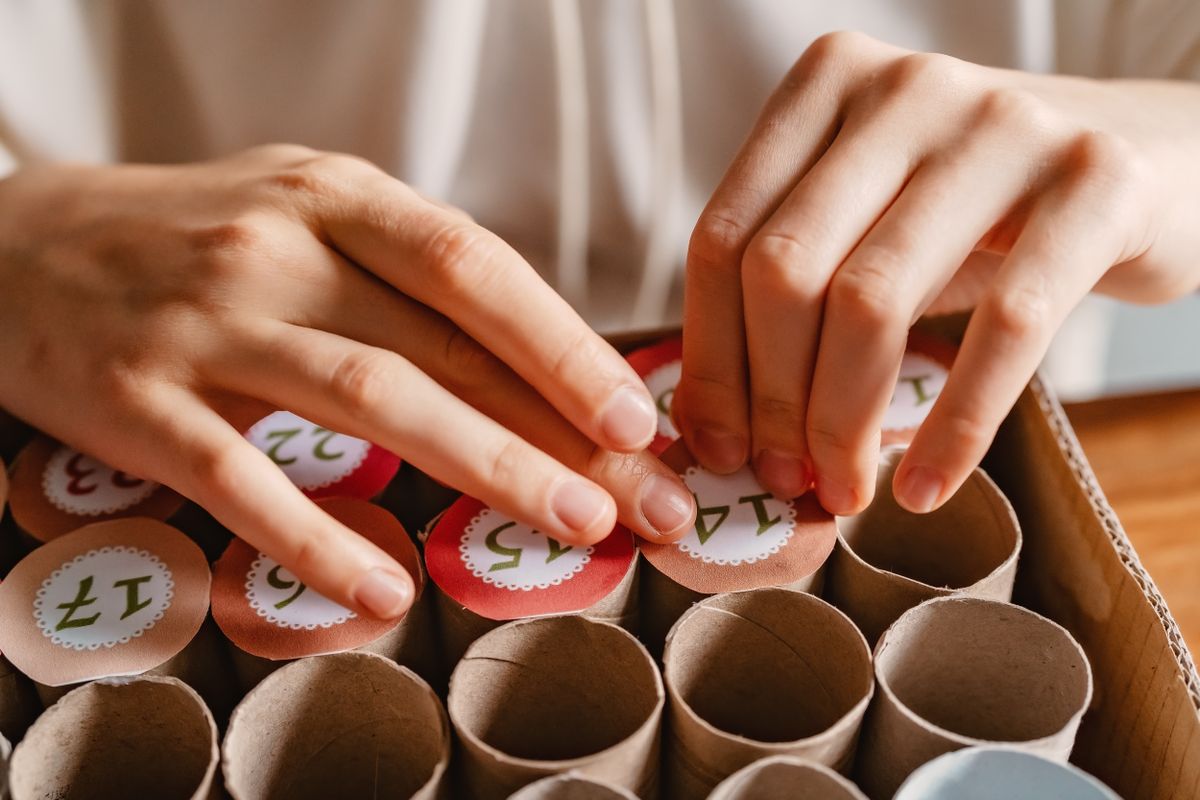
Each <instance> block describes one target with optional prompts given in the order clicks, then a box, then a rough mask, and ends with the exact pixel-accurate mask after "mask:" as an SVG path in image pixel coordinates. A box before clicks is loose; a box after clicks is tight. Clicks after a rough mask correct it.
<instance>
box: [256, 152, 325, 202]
mask: <svg viewBox="0 0 1200 800" xmlns="http://www.w3.org/2000/svg"><path fill="white" fill-rule="evenodd" d="M321 158H323V157H322V156H318V157H317V158H316V159H312V160H310V161H307V162H305V163H304V164H301V165H298V166H294V167H288V168H286V169H281V170H278V171H275V172H272V173H270V174H269V175H267V176H266V178H265V180H266V183H267V185H268V186H269V187H270V188H272V189H274V190H276V191H279V192H283V193H286V194H293V195H312V196H326V195H328V194H331V193H332V192H333V188H334V181H333V177H332V175H331V173H330V172H329V171H328V170H327V169H324V168H322V166H321Z"/></svg>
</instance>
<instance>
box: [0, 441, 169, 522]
mask: <svg viewBox="0 0 1200 800" xmlns="http://www.w3.org/2000/svg"><path fill="white" fill-rule="evenodd" d="M9 505H10V507H11V508H12V514H13V519H14V520H15V521H16V523H17V525H19V526H20V528H21V530H23V531H25V532H26V533H28V534H29V535H30V536H32V537H34V538H35V539H38V540H39V541H43V542H48V541H50V540H51V539H54V538H55V537H57V536H62V535H63V534H64V533H68V532H70V531H73V530H75V529H76V528H79V527H81V526H83V525H88V524H90V523H93V522H102V521H105V520H112V519H124V518H127V517H150V518H153V519H158V520H165V519H167V518H168V517H170V516H171V515H172V514H174V513H175V512H176V511H178V510H179V509H180V507H181V506H182V505H183V497H181V496H180V495H178V494H176V493H175V492H173V491H171V490H170V489H168V488H167V487H165V486H162V485H160V484H157V483H154V482H152V481H147V480H142V479H140V478H137V477H134V476H132V475H127V474H125V473H123V472H120V471H118V470H114V469H112V468H111V467H109V466H108V465H106V464H104V463H103V462H101V461H100V460H98V459H96V458H94V457H92V456H88V455H85V454H83V453H80V452H78V451H77V450H74V449H73V448H71V447H68V446H67V445H63V444H59V443H58V442H56V441H54V440H53V439H51V438H49V437H46V436H37V437H35V438H34V439H33V440H32V441H31V442H30V443H29V444H27V445H26V446H25V448H24V449H23V450H22V451H21V453H20V455H18V456H17V460H16V462H15V463H14V464H13V469H12V483H11V486H10V496H9Z"/></svg>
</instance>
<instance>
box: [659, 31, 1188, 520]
mask: <svg viewBox="0 0 1200 800" xmlns="http://www.w3.org/2000/svg"><path fill="white" fill-rule="evenodd" d="M1197 186H1200V88H1197V87H1196V86H1194V85H1189V84H1183V83H1168V82H1149V81H1111V82H1100V81H1091V80H1085V79H1080V78H1068V77H1061V76H1043V75H1030V74H1024V73H1019V72H1012V71H1007V70H1000V69H993V68H988V67H982V66H978V65H975V64H969V63H966V62H963V61H959V60H956V59H953V58H950V57H947V56H942V55H934V54H929V53H913V52H910V51H906V50H903V49H901V48H897V47H893V46H890V45H887V44H883V43H881V42H877V41H874V40H872V39H870V38H868V37H866V36H863V35H860V34H853V33H837V34H830V35H828V36H825V37H822V38H821V39H819V40H817V41H816V42H815V43H814V44H813V45H812V46H811V47H810V48H809V49H808V51H807V52H806V53H805V54H804V56H803V57H802V58H801V59H800V60H799V61H798V62H797V64H796V65H795V67H794V68H793V69H792V70H791V72H790V73H789V74H788V76H787V78H786V79H785V80H784V81H783V84H782V85H781V86H780V87H779V88H778V90H777V91H776V92H775V94H774V95H773V96H772V98H771V100H770V102H769V103H768V104H767V106H766V109H765V110H764V111H763V113H762V116H761V117H760V119H759V121H758V123H757V124H756V126H755V128H754V130H753V132H752V133H751V135H750V137H749V139H748V140H747V142H746V144H745V145H744V146H743V147H742V150H741V152H740V153H739V154H738V155H737V157H736V159H735V160H734V162H733V165H732V166H731V167H730V169H729V171H728V173H727V174H726V176H725V178H724V179H723V180H722V182H721V184H720V186H719V187H718V188H717V190H716V192H715V194H714V195H713V197H712V199H711V200H710V201H709V203H708V206H707V207H706V209H705V210H704V213H703V214H702V215H701V217H700V220H699V222H698V223H697V225H696V229H695V232H694V234H693V236H692V240H691V245H690V248H689V253H688V275H687V280H688V291H687V299H686V307H685V314H684V332H685V340H684V365H683V376H682V379H681V381H680V384H679V387H678V389H677V391H676V394H675V398H674V404H673V405H674V414H675V417H676V419H677V421H678V423H679V426H680V428H681V432H682V435H683V437H684V439H686V440H687V442H688V444H689V446H690V448H691V450H692V452H693V453H694V454H695V455H696V457H697V458H698V459H699V460H700V462H701V463H702V464H704V465H705V466H706V467H708V468H709V469H713V470H715V471H718V472H730V471H732V470H734V469H737V468H738V467H740V466H741V465H742V464H744V463H745V462H746V461H747V459H750V460H752V461H753V464H754V467H755V470H756V471H757V474H758V476H759V479H760V481H761V482H762V483H763V485H764V486H766V487H767V488H769V489H770V490H772V491H773V492H775V493H776V494H779V495H781V496H794V495H797V494H800V493H802V492H804V491H806V490H807V489H808V487H809V486H810V485H811V484H814V483H815V486H816V491H817V494H818V497H819V499H820V501H821V503H822V504H823V505H824V506H825V507H826V508H827V509H828V510H830V511H832V512H834V513H837V514H852V513H855V512H857V511H859V510H861V509H862V508H864V507H865V506H866V504H867V503H868V502H869V501H870V500H871V497H872V494H873V492H874V485H875V467H876V461H877V458H878V452H879V431H880V427H881V424H882V420H883V415H884V412H885V410H886V409H887V406H888V403H889V401H890V399H891V396H892V392H893V390H894V387H895V384H896V378H897V372H898V369H899V365H900V360H901V357H902V355H903V352H904V345H905V339H906V335H907V332H908V329H909V327H910V326H911V325H912V323H913V322H914V321H915V320H916V319H917V318H918V317H919V316H920V315H921V314H923V313H926V312H938V311H944V310H950V309H952V308H965V307H968V306H974V307H975V309H976V310H975V313H974V315H973V317H972V319H971V322H970V324H969V326H968V329H967V332H966V336H965V339H964V340H963V344H962V348H961V350H960V354H959V357H958V360H957V362H956V364H955V366H954V368H953V370H952V371H951V373H950V376H949V379H948V381H947V383H946V386H945V388H944V389H943V391H942V393H941V396H940V397H939V398H938V400H937V401H936V403H935V405H934V407H933V410H932V411H931V413H930V414H929V416H928V418H927V420H926V422H925V424H924V425H923V426H922V428H921V429H920V430H919V431H918V433H917V435H916V438H915V439H914V441H913V443H912V445H911V447H910V448H909V450H908V453H907V455H906V456H905V458H904V461H903V463H902V464H901V465H900V468H899V469H898V470H897V473H896V480H895V486H894V489H895V493H896V496H897V498H898V500H899V501H900V502H901V503H902V504H903V505H904V506H906V507H907V508H909V509H910V510H913V511H929V510H931V509H933V508H936V507H938V506H939V505H941V504H942V503H944V502H945V501H946V500H947V499H948V498H949V497H950V496H951V495H952V494H953V493H954V492H955V491H956V490H957V488H958V487H959V485H961V483H962V481H963V480H964V479H965V478H966V476H967V475H968V474H969V473H970V471H971V469H972V468H973V467H974V466H975V465H976V464H978V463H979V461H980V460H981V459H982V457H983V455H984V453H985V451H986V450H987V448H988V446H989V445H990V443H991V440H992V438H993V436H994V435H995V432H996V429H997V427H998V426H999V424H1000V422H1001V421H1002V420H1003V418H1004V416H1005V415H1006V414H1007V413H1008V410H1009V409H1010V408H1011V407H1012V405H1013V403H1014V402H1015V401H1016V399H1017V397H1018V395H1019V394H1020V392H1021V390H1022V388H1023V387H1024V386H1025V384H1026V382H1027V381H1028V380H1029V378H1030V376H1031V375H1032V374H1033V372H1034V370H1035V369H1036V368H1037V365H1038V363H1039V361H1040V360H1041V358H1042V356H1043V355H1044V354H1045V351H1046V349H1047V347H1048V345H1049V343H1050V340H1051V338H1052V336H1053V334H1054V332H1055V331H1056V330H1057V328H1058V327H1059V326H1060V324H1061V323H1062V321H1063V319H1064V318H1065V317H1066V315H1067V313H1068V312H1069V311H1070V310H1071V309H1072V308H1073V307H1074V306H1075V305H1076V304H1077V303H1078V302H1079V301H1080V300H1081V299H1082V298H1083V297H1084V296H1085V295H1086V294H1087V293H1088V292H1089V291H1090V290H1092V289H1093V288H1097V289H1099V290H1101V291H1104V292H1106V293H1109V294H1113V295H1115V296H1118V297H1121V298H1124V299H1128V300H1132V301H1135V302H1158V301H1163V300H1167V299H1171V298H1174V297H1178V296H1180V295H1182V294H1185V293H1186V292H1188V291H1191V290H1193V289H1194V288H1195V287H1196V286H1197V285H1198V284H1200V191H1198V190H1197V188H1196V187H1197Z"/></svg>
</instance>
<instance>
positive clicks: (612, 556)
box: [425, 497, 638, 666]
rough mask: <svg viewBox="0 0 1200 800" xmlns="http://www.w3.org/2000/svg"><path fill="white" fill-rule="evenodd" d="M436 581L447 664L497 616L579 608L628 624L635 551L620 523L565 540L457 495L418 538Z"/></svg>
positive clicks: (634, 597) (633, 621) (633, 609)
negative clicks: (592, 535) (590, 537)
mask: <svg viewBox="0 0 1200 800" xmlns="http://www.w3.org/2000/svg"><path fill="white" fill-rule="evenodd" d="M425 563H426V566H427V567H428V568H429V577H430V579H431V580H432V581H433V583H434V584H435V585H436V586H437V588H438V593H437V598H438V600H437V608H438V628H439V631H440V633H441V640H442V654H443V657H444V658H445V660H446V663H447V665H449V666H452V665H453V664H455V663H457V661H458V659H459V658H461V657H462V654H463V653H465V652H466V650H467V647H469V646H470V644H471V643H472V642H474V641H475V640H476V639H478V638H479V637H480V636H482V635H483V634H485V633H487V632H488V631H490V630H493V629H495V628H497V627H499V626H500V625H501V624H503V623H504V622H507V621H510V620H514V619H523V618H528V617H543V616H550V615H556V614H581V615H583V616H586V617H588V618H589V619H597V620H600V621H602V622H611V623H613V624H614V625H619V626H621V627H623V628H625V629H626V630H631V631H635V630H636V629H637V625H638V575H637V550H636V548H635V547H634V544H633V534H631V533H630V532H629V531H628V530H626V529H625V528H623V527H621V526H619V525H618V526H617V527H616V528H614V529H613V531H612V533H610V534H609V535H608V537H607V538H605V539H603V540H601V541H599V542H597V543H596V544H594V545H589V546H586V547H585V546H578V545H564V544H562V543H560V542H558V541H556V540H555V539H552V538H550V537H549V536H547V535H546V534H544V533H542V532H541V531H538V530H536V529H534V528H531V527H530V526H528V525H526V524H524V523H522V522H519V521H517V520H515V519H513V518H512V517H509V516H507V515H505V514H502V513H501V512H499V511H496V510H495V509H493V508H489V507H488V506H486V505H484V504H483V503H482V502H480V501H479V500H476V499H474V498H471V497H463V498H461V499H460V500H458V501H457V502H456V503H455V504H454V505H453V506H451V507H450V508H449V509H448V510H447V511H446V512H445V513H444V514H443V515H442V516H441V519H439V520H438V523H437V525H436V526H435V527H434V529H433V533H432V534H431V535H430V536H429V539H428V541H426V543H425Z"/></svg>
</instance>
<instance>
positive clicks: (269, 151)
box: [249, 142, 317, 163]
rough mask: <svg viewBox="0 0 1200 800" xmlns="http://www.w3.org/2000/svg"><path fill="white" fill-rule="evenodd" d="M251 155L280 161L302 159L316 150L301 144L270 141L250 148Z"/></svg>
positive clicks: (307, 157)
mask: <svg viewBox="0 0 1200 800" xmlns="http://www.w3.org/2000/svg"><path fill="white" fill-rule="evenodd" d="M249 152H250V153H251V154H252V155H256V156H260V157H262V158H263V159H264V160H267V161H275V162H281V163H287V162H296V161H304V160H307V159H310V158H312V157H313V156H315V155H317V151H316V150H313V149H312V148H311V147H305V146H304V145H302V144H293V143H291V142H271V143H268V144H262V145H258V146H257V147H252V148H250V150H249Z"/></svg>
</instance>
